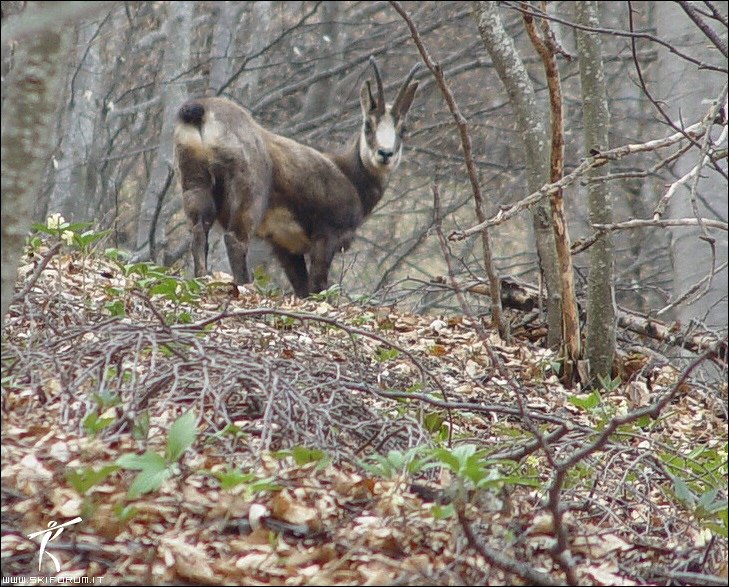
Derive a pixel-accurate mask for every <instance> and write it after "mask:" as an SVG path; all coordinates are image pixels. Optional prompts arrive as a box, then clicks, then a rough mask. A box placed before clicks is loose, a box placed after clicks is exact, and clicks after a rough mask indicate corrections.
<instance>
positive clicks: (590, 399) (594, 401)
mask: <svg viewBox="0 0 729 587" xmlns="http://www.w3.org/2000/svg"><path fill="white" fill-rule="evenodd" d="M568 401H569V402H570V403H571V404H572V405H574V406H577V407H578V408H582V409H583V410H590V409H592V408H594V407H595V406H597V405H599V404H600V392H598V391H597V390H595V391H593V392H592V393H591V394H590V395H588V396H586V397H578V396H576V395H571V396H570V397H569V398H568Z"/></svg>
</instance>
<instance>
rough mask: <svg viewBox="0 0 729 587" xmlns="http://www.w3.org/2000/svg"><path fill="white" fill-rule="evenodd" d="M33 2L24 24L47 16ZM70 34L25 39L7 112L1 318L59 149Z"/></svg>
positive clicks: (9, 88) (6, 100)
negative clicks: (48, 166)
mask: <svg viewBox="0 0 729 587" xmlns="http://www.w3.org/2000/svg"><path fill="white" fill-rule="evenodd" d="M47 4H48V3H47V2H28V5H27V7H26V14H25V15H23V17H22V18H32V14H31V13H32V12H33V11H39V10H47V9H48V6H47ZM70 33H71V29H70V27H68V26H64V27H63V28H61V29H60V30H45V31H41V32H38V33H36V34H34V35H33V36H32V37H29V38H26V39H21V40H20V41H19V42H18V45H17V48H16V53H15V56H16V62H15V66H14V68H13V70H12V72H11V79H10V80H9V83H8V86H7V90H6V93H5V96H4V100H3V109H2V120H3V127H2V243H3V246H2V318H3V322H4V320H5V312H6V311H7V309H8V306H9V305H10V300H11V298H12V294H13V288H14V285H15V277H16V274H17V267H18V261H19V259H20V256H21V255H22V252H23V245H24V244H25V237H26V234H27V232H28V228H29V227H30V224H31V215H32V212H33V207H34V205H35V201H36V198H37V196H38V193H37V191H38V188H39V186H40V184H41V181H42V177H43V168H44V167H45V166H46V164H47V163H48V157H49V156H50V153H51V151H52V149H53V147H54V144H55V143H54V130H55V122H56V120H55V114H56V110H57V107H58V97H59V95H60V94H61V88H62V85H63V63H64V62H65V60H66V59H67V49H68V44H69V43H68V42H69V37H70Z"/></svg>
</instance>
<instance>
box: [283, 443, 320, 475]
mask: <svg viewBox="0 0 729 587" xmlns="http://www.w3.org/2000/svg"><path fill="white" fill-rule="evenodd" d="M271 456H272V457H273V458H275V459H285V458H288V457H291V458H292V459H294V462H295V463H296V464H297V465H299V466H301V465H306V464H307V463H317V465H316V470H321V469H324V468H326V467H327V466H328V465H329V464H330V463H331V462H332V460H331V458H330V457H329V456H327V454H326V453H324V451H321V450H318V449H313V448H306V447H304V446H294V447H293V448H288V449H284V450H279V451H276V452H274V453H273V454H272V455H271Z"/></svg>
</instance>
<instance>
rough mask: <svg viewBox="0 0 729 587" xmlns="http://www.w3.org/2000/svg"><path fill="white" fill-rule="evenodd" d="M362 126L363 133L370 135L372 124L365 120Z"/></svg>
mask: <svg viewBox="0 0 729 587" xmlns="http://www.w3.org/2000/svg"><path fill="white" fill-rule="evenodd" d="M364 126H365V132H366V133H367V134H372V122H370V121H369V120H365V123H364Z"/></svg>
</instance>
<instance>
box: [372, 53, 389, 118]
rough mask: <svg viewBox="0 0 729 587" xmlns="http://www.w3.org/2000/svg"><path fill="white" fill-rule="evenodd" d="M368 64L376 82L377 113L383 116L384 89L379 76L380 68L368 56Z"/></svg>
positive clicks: (373, 59)
mask: <svg viewBox="0 0 729 587" xmlns="http://www.w3.org/2000/svg"><path fill="white" fill-rule="evenodd" d="M370 63H371V64H372V69H374V70H375V81H376V82H377V112H378V114H384V112H385V89H384V87H383V85H382V76H381V75H380V68H379V67H377V61H375V58H374V57H373V56H372V55H370Z"/></svg>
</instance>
